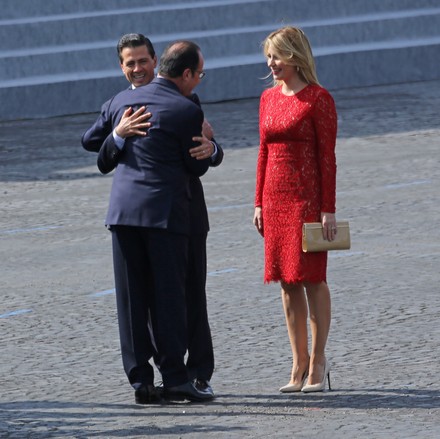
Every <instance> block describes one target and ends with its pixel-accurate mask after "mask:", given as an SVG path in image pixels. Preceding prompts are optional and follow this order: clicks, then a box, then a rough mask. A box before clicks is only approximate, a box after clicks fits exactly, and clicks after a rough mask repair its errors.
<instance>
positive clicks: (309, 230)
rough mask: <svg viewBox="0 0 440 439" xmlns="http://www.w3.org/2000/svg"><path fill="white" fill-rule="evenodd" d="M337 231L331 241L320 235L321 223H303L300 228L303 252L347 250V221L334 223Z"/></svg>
mask: <svg viewBox="0 0 440 439" xmlns="http://www.w3.org/2000/svg"><path fill="white" fill-rule="evenodd" d="M336 227H337V230H338V231H337V233H336V237H335V239H334V240H333V241H327V240H325V239H324V238H323V236H322V224H321V223H304V224H303V229H302V249H303V252H325V251H328V250H348V249H349V248H350V245H351V243H350V225H349V223H348V221H338V222H337V223H336Z"/></svg>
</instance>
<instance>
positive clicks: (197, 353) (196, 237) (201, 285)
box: [186, 233, 214, 381]
mask: <svg viewBox="0 0 440 439" xmlns="http://www.w3.org/2000/svg"><path fill="white" fill-rule="evenodd" d="M206 238H207V233H201V234H193V235H191V237H190V240H189V248H188V257H189V261H188V275H187V280H186V307H187V313H188V314H187V316H188V359H187V363H186V365H187V367H188V370H189V374H190V378H191V379H194V378H198V379H201V380H208V381H209V380H210V379H211V376H212V374H213V372H214V350H213V346H212V338H211V330H210V327H209V322H208V311H207V303H206Z"/></svg>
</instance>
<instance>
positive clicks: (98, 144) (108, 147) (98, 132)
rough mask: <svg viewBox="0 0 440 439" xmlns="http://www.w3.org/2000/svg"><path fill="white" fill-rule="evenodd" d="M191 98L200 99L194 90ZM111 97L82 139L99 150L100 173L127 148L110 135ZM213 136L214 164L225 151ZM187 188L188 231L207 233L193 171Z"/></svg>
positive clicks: (201, 197)
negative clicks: (189, 203)
mask: <svg viewBox="0 0 440 439" xmlns="http://www.w3.org/2000/svg"><path fill="white" fill-rule="evenodd" d="M130 90H131V88H130ZM190 99H191V100H192V101H193V102H194V103H196V104H197V105H198V106H200V100H199V98H198V96H197V95H196V94H193V95H192V96H191V97H190ZM112 101H113V98H112V99H110V100H108V101H107V102H105V103H104V104H103V106H102V108H101V114H100V116H99V117H98V119H97V120H96V122H95V123H94V125H93V126H92V127H91V128H90V129H88V130H87V131H86V132H85V133H84V135H83V136H82V139H81V141H82V145H83V147H84V148H85V149H86V150H88V151H95V152H98V151H99V155H98V168H99V170H100V171H101V172H102V173H103V174H107V173H109V172H111V171H113V169H115V167H116V166H117V164H118V162H119V160H120V157H121V156H122V155H123V154H124V153H125V149H126V147H124V148H123V149H122V150H121V149H119V148H118V147H117V146H116V144H115V141H114V138H113V134H112V131H113V128H114V126H113V125H112V121H111V118H110V114H109V107H110V105H111V103H112ZM148 111H151V110H150V108H148ZM117 122H119V121H117ZM212 140H213V142H214V143H215V145H216V147H217V155H216V157H215V160H214V161H212V160H210V161H209V165H210V166H213V167H216V166H218V165H220V163H221V162H222V161H223V156H224V153H223V149H222V147H221V146H220V145H219V144H218V143H217V142H216V141H215V139H212ZM190 192H191V205H190V219H191V234H206V233H207V232H208V231H209V220H208V211H207V208H206V202H205V196H204V192H203V186H202V183H201V181H200V178H199V177H197V176H195V175H191V177H190Z"/></svg>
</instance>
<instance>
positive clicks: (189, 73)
mask: <svg viewBox="0 0 440 439" xmlns="http://www.w3.org/2000/svg"><path fill="white" fill-rule="evenodd" d="M191 77H192V70H191V69H189V68H188V69H185V70H184V71H183V74H182V78H183V79H184V80H185V81H187V80H188V79H191Z"/></svg>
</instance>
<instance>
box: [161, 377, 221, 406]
mask: <svg viewBox="0 0 440 439" xmlns="http://www.w3.org/2000/svg"><path fill="white" fill-rule="evenodd" d="M163 396H164V398H165V399H168V400H176V401H182V400H184V399H187V400H189V401H197V402H202V401H210V400H211V399H213V397H214V396H213V394H211V393H208V392H202V391H200V390H198V389H196V388H195V387H194V384H193V383H192V382H191V381H188V382H187V383H185V384H180V386H174V387H164V389H163Z"/></svg>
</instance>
